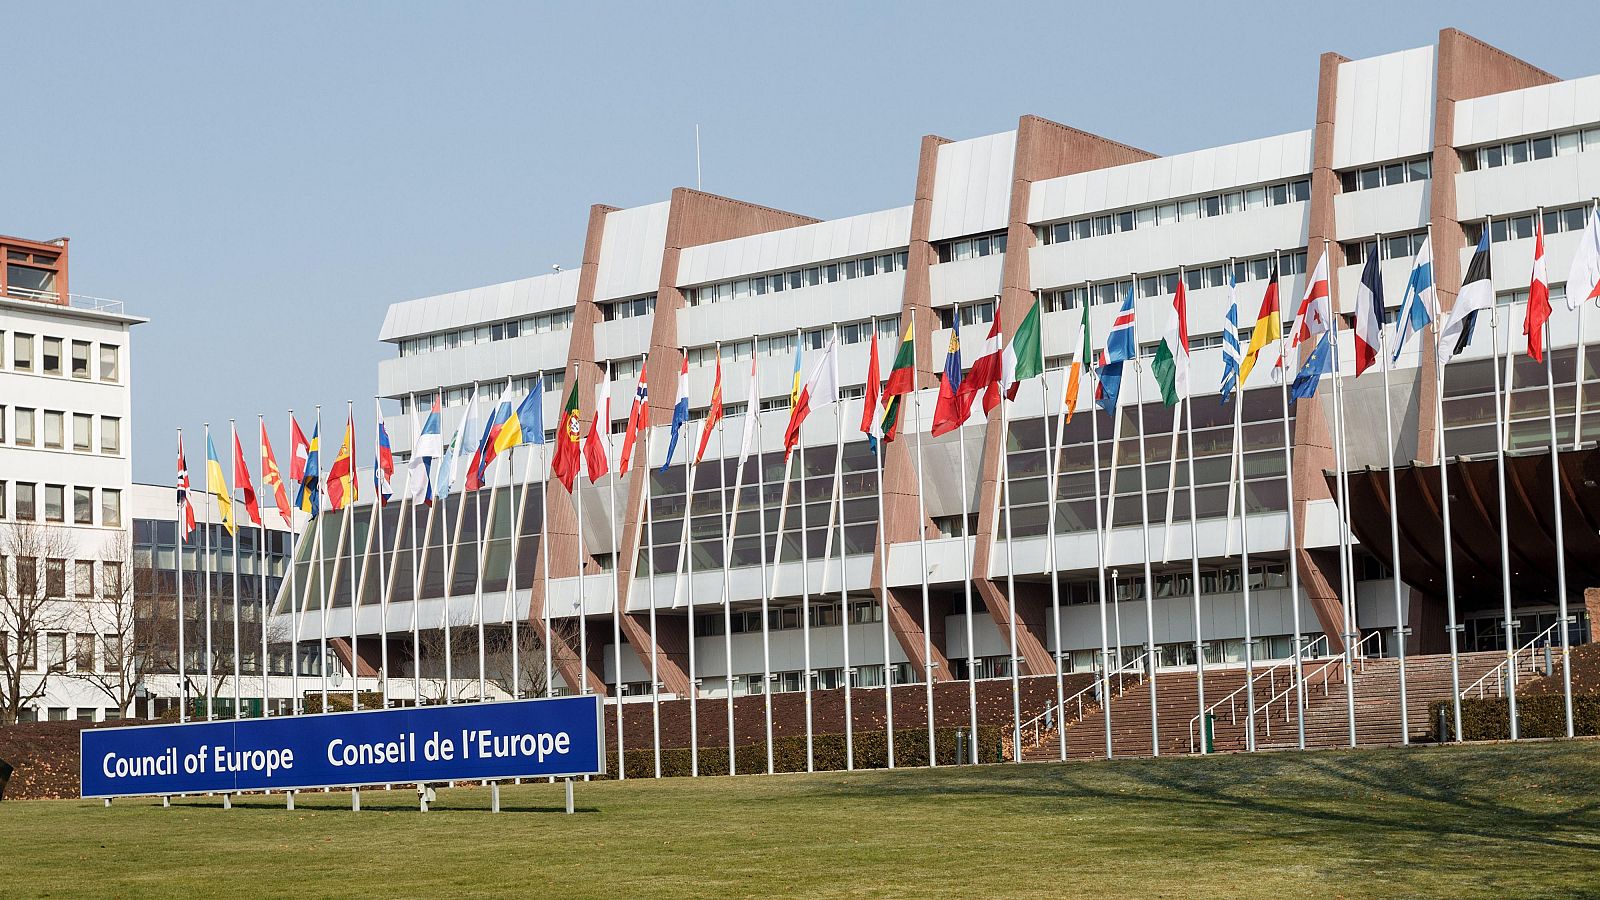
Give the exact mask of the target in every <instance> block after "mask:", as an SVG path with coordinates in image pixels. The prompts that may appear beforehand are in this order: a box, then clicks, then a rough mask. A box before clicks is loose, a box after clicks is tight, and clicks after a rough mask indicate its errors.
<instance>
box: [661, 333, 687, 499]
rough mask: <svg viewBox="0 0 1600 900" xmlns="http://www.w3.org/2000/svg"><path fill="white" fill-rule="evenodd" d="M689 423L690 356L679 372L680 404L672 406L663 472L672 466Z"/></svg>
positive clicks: (685, 356)
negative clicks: (669, 434) (680, 440)
mask: <svg viewBox="0 0 1600 900" xmlns="http://www.w3.org/2000/svg"><path fill="white" fill-rule="evenodd" d="M688 421H689V355H688V354H687V353H685V354H684V355H683V368H681V369H679V370H678V402H676V403H674V404H673V405H672V439H671V440H669V441H667V458H666V459H664V460H662V461H661V471H663V472H665V471H666V470H667V467H668V466H671V465H672V454H673V451H675V450H677V449H678V436H679V435H680V434H682V433H683V426H684V425H685V424H686V423H688Z"/></svg>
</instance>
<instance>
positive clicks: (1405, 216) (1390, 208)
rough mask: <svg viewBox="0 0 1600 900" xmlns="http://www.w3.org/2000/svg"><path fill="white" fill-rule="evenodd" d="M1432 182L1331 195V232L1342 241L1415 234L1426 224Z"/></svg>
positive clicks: (1410, 183) (1413, 182)
mask: <svg viewBox="0 0 1600 900" xmlns="http://www.w3.org/2000/svg"><path fill="white" fill-rule="evenodd" d="M1432 186H1433V182H1431V181H1408V182H1406V183H1405V184H1397V185H1392V186H1390V187H1382V188H1373V189H1371V190H1366V191H1351V192H1349V193H1340V194H1334V195H1333V213H1334V221H1335V222H1336V223H1337V224H1336V226H1335V228H1334V231H1335V233H1336V234H1337V235H1338V239H1339V240H1341V241H1351V240H1355V239H1356V238H1358V237H1370V236H1371V235H1374V234H1381V233H1386V232H1393V231H1415V230H1416V229H1418V228H1425V227H1427V224H1428V212H1429V209H1430V207H1429V205H1428V203H1429V198H1430V197H1431V196H1432V195H1431V193H1430V192H1431V190H1432Z"/></svg>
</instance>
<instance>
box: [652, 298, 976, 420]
mask: <svg viewBox="0 0 1600 900" xmlns="http://www.w3.org/2000/svg"><path fill="white" fill-rule="evenodd" d="M997 283H998V282H997ZM904 290H905V273H904V272H889V273H887V274H883V275H871V276H868V277H866V278H848V279H845V280H844V281H835V282H833V283H831V284H818V285H813V286H811V287H805V288H799V289H796V290H787V291H779V292H778V293H776V294H761V295H758V296H752V297H744V298H741V299H738V300H727V301H723V302H721V303H711V304H706V305H703V306H691V307H685V308H684V309H682V310H680V311H679V312H678V340H679V341H680V342H682V343H683V344H684V345H685V346H691V347H692V346H699V345H703V344H710V343H713V342H716V341H737V340H743V339H745V338H748V337H750V336H751V335H752V334H757V335H770V334H779V333H782V332H785V331H792V330H794V329H795V328H815V327H817V326H818V325H822V324H826V323H830V322H854V321H858V320H860V319H864V318H868V317H871V316H893V315H898V314H899V312H900V300H901V295H902V294H903V293H904ZM729 396H732V395H731V394H730V395H729Z"/></svg>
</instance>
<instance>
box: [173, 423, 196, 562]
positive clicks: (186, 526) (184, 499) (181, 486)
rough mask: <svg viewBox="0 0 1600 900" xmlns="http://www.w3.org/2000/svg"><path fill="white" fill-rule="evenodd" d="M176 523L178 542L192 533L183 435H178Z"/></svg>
mask: <svg viewBox="0 0 1600 900" xmlns="http://www.w3.org/2000/svg"><path fill="white" fill-rule="evenodd" d="M177 485H178V523H179V527H181V528H182V529H183V535H182V536H181V537H179V540H180V541H186V540H188V539H189V535H191V534H193V533H194V504H193V503H190V502H189V463H188V462H187V461H186V460H185V459H184V456H183V435H182V434H179V435H178V482H177Z"/></svg>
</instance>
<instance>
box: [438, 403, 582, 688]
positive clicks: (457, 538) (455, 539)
mask: <svg viewBox="0 0 1600 900" xmlns="http://www.w3.org/2000/svg"><path fill="white" fill-rule="evenodd" d="M473 393H474V394H476V393H477V390H476V387H474V390H473ZM467 404H468V407H469V409H468V410H467V411H465V412H463V413H462V415H471V414H472V413H471V406H472V405H473V398H468V399H467ZM460 453H461V448H459V447H458V448H456V451H455V453H453V454H448V459H449V460H450V471H448V472H446V473H444V477H445V484H447V485H450V486H452V487H454V484H453V482H454V481H455V475H456V461H457V458H458V457H459V456H460ZM440 502H441V503H442V504H443V506H444V514H445V517H446V518H449V515H450V498H449V496H446V497H445V498H444V499H443V500H441V501H440ZM466 509H467V503H466V499H465V498H463V497H457V498H456V524H455V528H454V533H453V534H451V535H446V536H445V546H443V547H441V548H440V550H439V557H440V562H442V563H443V564H444V604H443V605H442V606H441V607H440V612H439V626H440V629H441V632H442V634H443V637H444V641H443V643H444V702H445V704H446V705H451V704H454V703H455V702H456V678H455V650H454V648H453V646H452V644H453V643H454V642H453V641H452V639H451V630H450V599H451V595H452V594H453V593H454V582H455V571H456V554H458V553H459V552H460V550H461V523H462V520H463V519H464V518H465V512H466ZM580 571H581V570H580Z"/></svg>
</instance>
